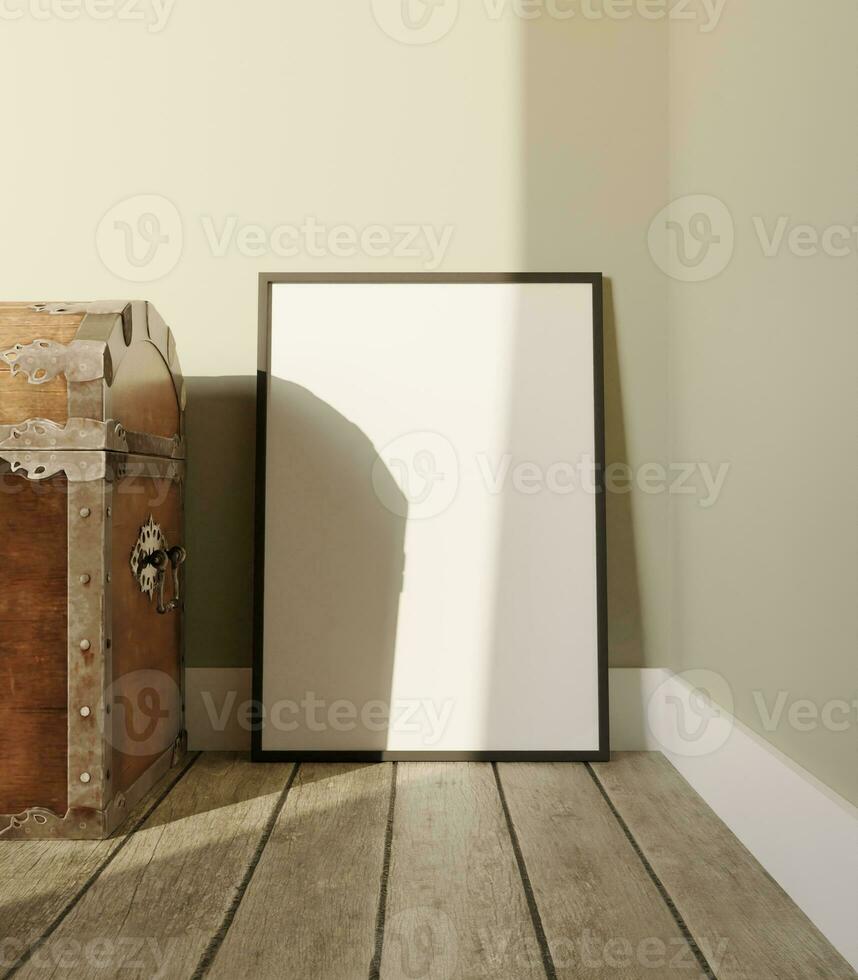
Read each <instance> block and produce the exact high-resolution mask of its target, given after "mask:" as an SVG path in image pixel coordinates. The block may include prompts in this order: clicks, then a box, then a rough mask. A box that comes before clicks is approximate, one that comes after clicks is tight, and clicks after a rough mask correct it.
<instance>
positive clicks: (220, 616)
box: [186, 376, 408, 750]
mask: <svg viewBox="0 0 858 980" xmlns="http://www.w3.org/2000/svg"><path fill="white" fill-rule="evenodd" d="M186 380H187V384H188V408H187V416H186V428H187V438H188V446H189V459H188V480H187V517H186V522H187V524H186V536H187V546H188V553H189V562H188V587H187V598H186V614H187V664H188V666H189V667H238V666H244V667H249V666H250V665H251V661H252V644H251V638H252V635H253V537H254V525H253V496H254V456H255V453H254V444H255V433H256V378H255V377H249V376H248V377H243V376H242V377H220V378H188V379H186ZM271 383H272V398H271V401H270V404H271V406H272V410H273V411H276V412H277V413H278V415H277V416H276V417H275V418H272V419H271V420H270V424H271V430H272V431H276V432H277V433H278V437H279V438H282V439H283V440H284V442H285V443H286V444H287V445H288V452H285V453H281V454H278V457H277V464H278V466H279V467H280V469H279V471H278V472H277V473H276V474H272V480H271V486H275V487H277V491H278V493H279V494H280V497H281V502H282V506H280V507H278V508H277V510H276V511H275V513H274V515H273V516H271V515H269V523H268V528H267V539H268V541H269V545H270V546H273V547H277V548H279V549H280V551H281V559H280V560H279V561H278V562H277V563H276V564H272V565H271V566H269V581H268V583H267V584H268V601H267V604H266V605H267V614H268V618H269V626H270V624H271V622H272V621H274V622H275V623H276V626H275V627H274V629H275V630H276V633H275V635H276V638H277V640H276V642H278V643H280V644H281V645H282V648H283V650H284V658H282V659H280V661H279V663H280V665H281V666H283V667H285V650H286V649H288V650H289V670H290V676H289V678H288V679H285V680H284V679H283V677H282V675H281V679H280V680H279V682H278V683H277V685H276V688H277V690H278V691H281V692H284V694H283V696H285V697H288V693H287V692H288V691H290V690H295V691H310V690H313V691H314V693H315V694H316V695H317V696H318V697H319V698H324V699H325V700H326V701H327V702H328V703H329V704H330V703H332V702H333V701H336V700H337V699H340V698H348V699H349V700H351V701H354V702H355V703H358V704H366V703H368V702H372V701H380V702H382V703H384V704H389V703H390V697H391V679H392V671H393V657H394V643H395V639H396V623H397V615H398V610H399V596H400V591H401V587H402V570H403V562H404V540H405V518H404V517H401V516H397V515H398V514H400V513H401V514H405V513H407V506H408V505H407V501H406V499H405V498H404V497H403V495H402V493H401V491H400V490H399V488H398V486H397V484H396V482H395V481H394V479H393V477H392V476H391V475H390V474H389V473H388V472H387V470H386V469H384V468H379V467H376V469H375V473H374V476H375V479H376V488H375V489H374V488H373V485H372V482H371V479H370V475H371V474H372V473H373V464H374V463H375V462H376V460H377V459H378V454H377V452H376V450H375V447H374V446H373V445H372V443H371V442H370V440H369V439H368V438H367V437H366V436H365V435H364V434H363V433H362V432H361V431H360V430H359V429H358V428H357V426H355V425H354V424H352V423H351V422H349V421H348V420H347V419H345V418H344V417H343V416H342V415H341V414H340V413H339V412H337V411H335V410H334V409H333V408H331V407H330V406H329V405H327V404H326V403H325V402H323V401H321V400H320V399H318V398H316V397H315V396H314V395H313V394H312V393H311V392H309V391H308V390H307V389H305V388H302V387H300V386H299V385H295V384H292V383H290V382H287V381H283V380H280V379H277V378H275V379H272V382H271ZM379 481H381V483H379ZM376 490H378V491H379V495H380V496H381V497H382V498H383V499H385V500H386V501H387V502H388V505H389V506H390V509H388V508H385V507H384V506H382V505H381V504H380V502H379V495H377V493H376ZM272 570H273V574H274V575H276V578H271V577H270V576H271V574H272ZM272 666H273V667H275V669H276V666H277V664H276V661H275V659H272ZM272 673H273V671H272ZM323 688H325V689H323ZM301 717H303V715H302V716H301ZM310 734H311V735H313V737H314V739H315V741H314V744H313V746H312V747H314V748H318V747H319V745H318V744H317V742H318V736H317V735H314V734H313V733H310ZM336 734H337V733H336V731H334V732H333V733H330V732H328V733H326V734H325V738H326V739H328V738H330V737H333V738H336ZM298 737H299V733H296V734H295V738H298ZM352 738H353V736H352ZM347 741H348V739H347ZM386 742H387V732H386V730H385V731H380V732H376V733H370V734H369V735H368V737H367V738H366V739H365V740H363V739H362V743H365V747H366V749H368V750H373V749H376V748H378V749H383V748H385V747H386ZM293 744H295V743H293ZM344 744H345V742H344ZM349 744H350V746H351V744H352V743H351V742H349ZM326 747H327V746H326ZM331 747H336V746H335V745H332V746H331ZM362 747H363V745H362Z"/></svg>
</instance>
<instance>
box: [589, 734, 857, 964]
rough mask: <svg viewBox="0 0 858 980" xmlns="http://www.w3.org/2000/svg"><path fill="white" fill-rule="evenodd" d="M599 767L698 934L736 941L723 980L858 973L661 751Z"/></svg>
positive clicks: (722, 961) (729, 948)
mask: <svg viewBox="0 0 858 980" xmlns="http://www.w3.org/2000/svg"><path fill="white" fill-rule="evenodd" d="M593 769H594V771H595V772H596V775H597V776H598V778H599V780H600V782H601V783H602V785H603V787H604V788H605V790H606V792H607V793H608V795H609V797H610V798H611V800H612V802H613V804H614V806H616V808H617V810H618V811H619V812H620V814H621V815H622V817H623V819H624V820H625V822H626V824H627V825H628V826H629V828H630V830H631V832H632V833H633V834H634V836H635V838H636V839H637V841H638V843H639V845H640V847H641V849H642V850H643V852H644V854H645V855H646V857H647V859H648V861H649V862H650V863H651V865H652V866H653V868H654V869H655V872H656V874H657V875H658V876H659V878H661V880H662V881H663V882H664V884H665V887H666V888H667V889H668V891H669V892H670V894H671V896H672V897H673V899H674V901H675V903H676V906H677V908H678V909H679V910H680V912H681V914H682V916H683V917H684V919H685V921H686V922H687V923H688V926H689V928H690V929H691V932H692V934H693V935H694V936H695V938H697V939H698V941H699V942H702V941H703V940H705V941H707V942H711V941H712V940H713V939H715V937H718V939H723V940H725V941H726V943H727V945H726V949H725V951H724V952H723V955H722V956H721V958H720V964H719V968H718V970H717V973H718V977H719V980H810V978H812V977H819V978H823V977H825V978H827V980H832V978H836V977H852V978H854V977H855V976H856V974H855V972H854V971H853V970H852V968H851V967H850V966H849V965H848V964H847V963H846V962H845V961H844V960H843V959H842V958H841V957H840V955H839V954H838V953H837V952H836V950H834V949H833V948H832V947H831V945H830V944H829V943H828V942H827V941H826V939H825V938H824V936H822V935H821V933H820V932H819V931H818V930H817V929H816V927H815V926H814V925H813V924H812V923H811V922H810V920H809V919H808V918H807V917H806V916H805V915H804V913H803V912H802V911H801V910H800V909H799V908H798V907H797V906H796V905H795V903H794V902H793V901H792V900H791V899H790V898H789V896H788V895H787V894H786V893H785V892H784V891H783V889H781V888H780V886H779V885H778V884H777V883H776V882H774V881H773V880H772V879H771V878H770V877H769V876H768V874H766V872H765V870H764V869H763V868H762V866H761V865H760V864H759V863H758V862H757V861H756V859H755V858H754V857H753V855H752V854H751V853H750V852H749V851H748V850H747V849H746V848H745V847H744V846H743V845H742V844H741V843H740V841H739V840H738V839H737V838H736V837H735V836H734V835H733V834H732V833H731V831H730V830H729V828H727V827H726V826H725V824H724V823H722V821H721V820H720V819H719V818H718V817H717V816H716V815H715V813H714V812H713V811H712V810H711V809H710V808H709V806H708V805H707V804H706V803H705V802H704V801H703V799H702V798H701V797H700V796H698V795H697V793H695V792H694V790H693V789H692V788H691V787H690V786H689V785H688V783H687V782H686V781H685V780H684V779H683V778H682V776H680V774H679V773H678V772H677V771H676V769H674V767H673V766H672V765H671V764H670V763H669V762H668V761H667V759H666V758H665V757H664V756H663V755H662V754H661V753H656V752H653V753H618V754H617V755H616V756H615V758H614V759H613V761H611V762H610V763H601V764H594V766H593Z"/></svg>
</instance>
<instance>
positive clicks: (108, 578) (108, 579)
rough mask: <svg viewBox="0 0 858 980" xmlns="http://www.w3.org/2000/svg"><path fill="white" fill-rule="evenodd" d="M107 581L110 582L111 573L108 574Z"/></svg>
mask: <svg viewBox="0 0 858 980" xmlns="http://www.w3.org/2000/svg"><path fill="white" fill-rule="evenodd" d="M107 581H108V582H109V581H110V572H108V573H107Z"/></svg>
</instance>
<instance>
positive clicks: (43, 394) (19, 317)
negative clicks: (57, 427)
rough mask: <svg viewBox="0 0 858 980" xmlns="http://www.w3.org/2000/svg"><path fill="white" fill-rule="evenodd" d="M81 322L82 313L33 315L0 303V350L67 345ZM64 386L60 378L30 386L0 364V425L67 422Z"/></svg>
mask: <svg viewBox="0 0 858 980" xmlns="http://www.w3.org/2000/svg"><path fill="white" fill-rule="evenodd" d="M82 320H83V314H82V313H76V314H66V315H53V314H50V313H37V312H36V311H35V310H33V309H30V307H29V306H28V305H26V304H23V303H0V350H8V348H10V347H14V345H15V344H31V343H32V342H33V341H34V340H41V339H44V340H55V341H57V343H60V344H69V343H71V342H72V341H73V340H74V338H75V335H76V334H77V331H78V327H79V326H80V324H81V321H82ZM68 417H69V413H68V386H67V384H66V379H65V376H64V375H60V376H59V377H57V378H54V379H53V380H51V381H48V382H46V383H45V384H42V385H31V384H30V383H29V382H28V381H27V378H26V377H25V376H24V375H21V374H19V375H18V376H17V377H14V378H13V377H12V372H11V370H10V369H9V365H8V364H6V362H5V361H0V425H14V424H15V423H16V422H21V421H23V420H24V419H30V418H42V419H52V420H53V421H55V422H59V423H63V422H66V421H68Z"/></svg>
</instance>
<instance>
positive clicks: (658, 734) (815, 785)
mask: <svg viewBox="0 0 858 980" xmlns="http://www.w3.org/2000/svg"><path fill="white" fill-rule="evenodd" d="M701 673H703V672H701ZM634 674H639V675H640V677H639V679H638V680H637V681H636V680H635V678H634V676H633V675H634ZM689 674H690V676H691V677H694V674H695V672H689ZM611 675H612V677H611V692H612V694H613V693H614V690H615V689H616V691H617V698H616V699H615V701H614V704H612V706H611V709H612V710H611V717H612V719H613V718H614V717H615V709H616V708H618V707H621V706H622V708H623V710H628V711H629V713H630V714H629V718H627V719H623V720H620V719H618V720H617V724H618V739H617V741H616V743H615V744H614V747H615V748H616V749H621V748H630V749H652V748H655V749H658V750H660V751H662V752H663V753H664V754H665V756H666V757H667V758H668V759H669V760H670V761H671V763H673V765H674V766H675V767H676V769H677V770H678V771H679V772H680V774H681V775H682V776H683V777H684V778H685V780H686V781H687V782H688V783H689V784H690V785H691V786H692V787H693V788H694V789H695V790H696V791H697V792H698V793H699V794H700V796H702V797H703V799H704V800H705V801H706V802H707V803H708V804H709V806H710V807H712V809H713V810H714V811H715V813H717V814H718V816H719V817H720V818H721V819H722V820H723V821H724V823H725V824H726V825H727V826H728V827H729V828H730V830H732V831H733V833H734V834H735V835H736V836H737V837H738V838H739V840H740V841H741V842H742V843H743V844H744V845H745V847H747V848H748V850H749V851H750V852H751V853H752V854H753V855H754V857H755V858H756V859H757V860H758V861H759V862H760V864H762V866H763V867H764V868H765V869H766V871H768V873H769V874H770V875H771V876H772V877H773V878H774V879H775V881H777V882H778V884H779V885H780V886H781V887H782V888H783V889H784V891H785V892H786V893H787V894H788V895H789V896H790V897H791V898H792V900H793V901H794V902H795V903H796V905H798V907H799V908H800V909H802V911H803V912H804V913H805V915H807V917H808V918H809V919H810V920H811V922H813V923H814V924H815V925H816V927H817V928H818V929H819V930H820V932H821V933H822V934H823V935H824V936H825V937H826V938H827V939H828V941H829V942H830V943H831V944H832V946H834V947H835V948H836V949H837V950H838V951H839V952H840V954H841V955H842V956H843V957H844V958H845V959H846V960H848V961H849V963H850V964H851V965H852V966H853V967H854V968H856V969H858V930H856V928H855V923H856V915H858V809H856V808H855V807H854V806H852V804H850V803H849V802H848V801H847V800H844V799H843V798H842V797H840V796H838V794H837V793H835V792H834V791H833V790H831V789H829V787H827V786H825V785H824V784H823V783H821V782H820V781H819V780H818V779H816V778H815V777H814V776H813V775H811V773H809V772H808V771H807V770H805V769H803V768H802V767H801V766H799V765H797V764H796V763H795V762H793V761H792V760H791V759H789V758H788V757H787V756H785V755H784V754H783V753H782V752H780V751H778V750H777V749H776V748H775V747H774V746H773V745H771V744H770V743H769V742H768V741H766V740H765V739H764V738H762V737H761V736H759V735H758V734H757V733H756V732H754V731H752V730H751V729H750V728H748V727H747V726H746V725H744V724H743V723H742V722H740V721H738V720H737V719H736V718H734V717H733V716H732V715H730V714H728V713H727V712H725V711H723V710H720V709H719V710H717V711H715V712H713V714H712V715H711V716H709V717H707V718H706V729H705V734H704V736H703V737H702V738H700V739H699V740H698V741H697V742H694V741H693V740H692V741H689V740H688V739H687V731H686V735H685V738H683V737H680V736H678V722H679V720H681V719H682V718H683V717H684V718H686V719H690V721H691V722H693V721H694V719H699V718H700V711H701V702H700V700H699V697H700V691H699V690H698V689H696V688H695V687H693V686H692V684H689V683H688V682H687V680H686V679H685V678H684V677H682V676H677V675H674V674H673V673H672V672H671V671H668V670H639V671H634V670H612V671H611ZM704 679H705V678H704ZM635 687H637V690H638V692H639V700H638V704H637V709H636V708H635V704H634V690H635ZM692 698H697V699H698V700H695V701H694V702H691V701H690V699H692ZM630 719H631V720H630ZM637 736H640V737H639V738H638V740H637V744H634V743H635V737H637ZM624 742H625V744H624Z"/></svg>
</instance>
